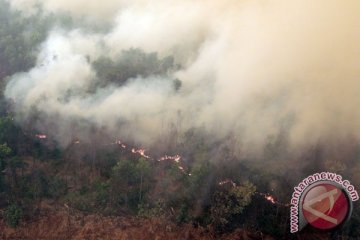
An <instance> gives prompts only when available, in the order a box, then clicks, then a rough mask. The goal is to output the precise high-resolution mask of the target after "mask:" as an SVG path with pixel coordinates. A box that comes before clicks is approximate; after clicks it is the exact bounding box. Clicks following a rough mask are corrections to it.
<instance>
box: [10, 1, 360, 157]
mask: <svg viewBox="0 0 360 240" xmlns="http://www.w3.org/2000/svg"><path fill="white" fill-rule="evenodd" d="M19 2H20V1H16V0H14V1H12V5H13V6H14V7H17V8H19V9H21V6H29V5H31V4H32V1H31V0H24V1H21V4H19ZM80 3H84V4H80ZM43 4H44V8H45V9H46V10H48V11H54V12H57V11H60V12H63V11H69V12H70V13H71V14H73V15H74V16H85V17H89V18H91V17H95V18H97V19H100V20H104V21H110V22H112V23H113V28H112V29H111V31H109V32H108V33H105V34H96V33H93V34H91V33H88V31H82V30H81V29H80V30H79V29H78V30H72V31H70V32H65V31H62V30H58V29H54V30H53V31H52V33H51V34H50V35H49V37H48V39H47V40H46V42H45V43H44V44H43V45H42V47H41V50H40V52H39V57H38V63H37V65H36V66H35V67H34V68H33V69H31V70H30V71H29V72H26V73H19V74H16V75H14V76H13V77H12V78H11V81H10V82H9V84H8V85H7V88H6V92H5V94H6V97H7V98H8V99H13V100H14V102H15V107H16V111H17V113H18V118H19V119H23V118H25V117H26V116H27V115H28V114H29V113H31V111H33V109H37V111H39V112H40V113H41V116H42V117H41V118H42V120H43V121H44V122H48V121H50V122H51V121H55V119H56V118H57V116H61V121H59V123H58V124H56V123H55V125H59V126H57V128H55V129H56V133H54V136H55V137H57V139H58V140H59V141H60V142H62V143H63V144H66V143H67V142H68V140H69V139H70V137H69V136H67V137H66V135H67V133H68V132H69V130H68V128H69V127H70V125H68V121H67V120H69V119H71V121H76V120H78V121H87V122H91V123H93V124H95V125H96V126H98V127H99V128H105V129H107V131H108V133H109V134H113V135H116V136H119V137H121V136H126V137H128V138H131V139H132V140H135V141H138V142H141V143H143V144H151V142H152V141H155V140H156V139H158V138H161V137H164V136H166V134H167V133H168V132H169V129H170V128H171V127H172V126H174V125H176V126H177V127H178V128H179V131H182V132H185V131H187V130H189V129H191V128H194V127H195V128H202V129H205V130H206V131H207V132H209V133H212V135H213V136H214V137H216V138H219V139H221V138H223V137H226V136H228V135H229V134H233V135H234V136H235V139H237V143H236V144H238V146H241V147H243V149H247V150H248V152H256V151H258V149H261V148H262V147H263V145H264V144H266V141H267V140H268V139H269V137H273V136H277V135H279V134H280V133H281V132H283V131H285V132H287V133H288V134H289V142H290V145H291V146H292V147H298V146H306V145H309V144H310V145H311V144H315V143H318V142H321V141H325V140H328V139H336V140H342V139H345V138H347V137H349V136H352V137H355V138H356V139H358V138H359V137H360V111H358V110H357V107H358V104H359V103H360V90H359V89H360V81H359V78H360V67H359V63H360V44H359V42H360V41H359V40H360V32H359V31H358V22H360V15H359V14H358V12H359V10H360V2H358V1H355V0H349V1H341V0H326V1H325V0H319V1H310V0H301V1H300V0H292V1H288V0H275V1H255V0H244V1H235V0H227V1H221V3H220V1H176V0H174V1H165V0H160V1H141V0H138V1H103V2H102V4H98V3H97V2H94V1H90V2H89V1H76V3H75V2H74V1H52V0H49V1H44V2H43ZM27 9H29V8H27ZM24 11H25V10H24ZM85 32H87V33H85ZM131 47H135V48H141V49H144V50H145V51H147V52H152V51H155V52H158V53H159V54H160V55H161V56H165V55H169V54H172V55H174V56H175V59H176V61H177V62H179V63H180V64H181V66H182V68H181V69H179V70H177V71H176V72H174V73H172V76H170V78H178V79H180V80H181V81H182V87H181V89H180V91H179V92H175V91H174V89H173V88H172V86H171V84H170V82H171V81H168V79H162V78H161V77H158V76H151V77H149V79H143V78H141V77H139V78H136V79H132V80H130V81H128V83H127V84H126V85H125V86H122V87H116V86H107V87H106V88H101V89H100V88H99V89H97V90H96V91H95V93H91V94H90V93H89V91H88V89H89V88H91V87H92V86H94V84H95V85H96V81H99V80H98V79H96V77H95V72H94V69H92V65H91V61H89V60H88V58H89V57H90V59H96V58H98V57H99V56H101V55H107V56H110V57H116V56H118V55H119V54H121V51H122V50H124V49H128V48H131ZM100 81H101V79H100ZM52 124H54V123H52ZM44 125H47V124H44ZM60 125H61V126H60ZM70 132H71V131H70Z"/></svg>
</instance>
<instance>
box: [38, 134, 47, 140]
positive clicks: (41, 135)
mask: <svg viewBox="0 0 360 240" xmlns="http://www.w3.org/2000/svg"><path fill="white" fill-rule="evenodd" d="M35 137H36V138H38V139H46V138H47V136H46V135H45V134H35Z"/></svg>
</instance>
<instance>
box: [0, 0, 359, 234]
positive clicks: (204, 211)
mask: <svg viewBox="0 0 360 240" xmlns="http://www.w3.org/2000/svg"><path fill="white" fill-rule="evenodd" d="M39 11H40V10H39ZM39 16H41V17H39ZM61 19H62V20H61ZM64 19H65V20H64ZM54 21H58V23H59V24H65V25H66V24H69V20H68V19H67V18H64V17H62V18H60V20H59V19H57V18H56V17H55V16H44V15H41V14H40V15H38V16H37V17H35V16H32V17H23V16H21V15H20V14H19V13H17V12H14V11H12V10H11V9H10V8H9V5H8V4H7V3H6V2H4V1H3V0H0V79H1V92H3V90H4V86H5V84H6V81H7V78H8V77H9V76H11V75H12V74H14V73H16V72H19V71H26V70H27V69H29V68H30V67H31V66H33V65H34V64H35V56H36V55H35V53H36V51H37V47H38V46H39V44H40V43H41V42H42V41H43V40H44V39H45V36H46V34H47V32H48V31H49V29H50V24H51V22H54ZM62 21H63V22H62ZM70 22H71V21H70ZM93 66H94V69H95V70H96V71H97V74H98V77H99V78H100V79H103V84H104V85H106V84H109V83H112V84H118V85H122V84H124V83H125V82H126V80H127V79H129V78H131V77H136V76H137V75H143V76H149V75H154V74H166V73H167V71H170V70H171V69H176V68H178V66H176V64H175V63H174V60H173V58H172V57H171V56H169V57H165V58H162V59H160V58H159V57H158V56H157V55H156V53H146V52H144V51H142V50H140V49H129V50H127V51H124V52H123V54H122V55H121V57H120V58H119V59H117V60H112V59H109V58H106V57H102V58H100V59H97V60H96V61H94V63H93ZM180 87H181V82H180V81H179V80H177V79H175V80H174V88H175V89H178V88H180ZM0 108H1V111H0V114H1V116H0V209H2V212H1V213H2V217H3V218H4V219H5V220H6V222H7V223H8V224H9V225H10V226H12V227H16V226H17V225H18V224H20V223H21V222H22V221H23V222H26V221H27V220H29V219H31V218H33V217H34V216H36V215H37V214H39V212H38V211H39V208H38V207H37V206H38V204H39V203H40V202H41V201H44V200H52V201H53V202H54V204H55V203H56V204H66V205H67V206H70V207H72V208H76V209H79V210H82V211H85V212H94V213H98V214H104V215H137V216H139V217H164V218H168V219H170V220H172V221H174V222H176V223H178V224H182V223H185V222H186V223H189V222H190V223H193V224H194V225H202V226H211V227H213V229H215V231H216V233H217V234H221V233H223V232H226V231H232V230H234V229H235V228H238V227H241V228H247V229H249V230H251V231H260V232H262V233H264V234H270V235H272V236H274V237H277V238H290V237H291V236H290V234H289V233H288V232H289V208H288V206H286V204H284V203H287V202H289V198H290V196H291V193H292V188H293V186H294V185H295V184H296V183H297V181H299V180H300V179H293V178H292V176H291V175H292V174H291V173H289V172H287V171H284V169H286V168H285V167H284V168H281V167H280V165H281V163H277V162H276V158H277V157H278V153H279V149H280V148H281V146H279V141H273V142H271V141H269V145H268V148H267V149H266V154H267V155H266V156H267V157H266V159H263V160H262V161H260V162H259V161H257V164H255V163H254V164H253V163H252V162H251V161H250V160H249V159H239V157H235V156H233V155H232V154H230V153H229V152H230V151H231V150H229V149H227V148H226V147H222V148H219V149H218V151H217V154H216V157H214V156H213V154H212V151H210V149H213V148H216V147H217V145H216V144H215V143H213V142H212V143H209V141H207V140H206V137H204V136H202V135H201V133H198V132H196V133H195V131H194V132H189V133H188V136H189V137H188V141H187V143H186V144H183V145H182V146H181V148H179V153H181V154H183V155H185V156H186V158H184V159H185V160H186V161H185V160H184V161H182V162H180V163H177V162H175V161H172V160H167V161H157V159H152V158H151V159H147V158H144V157H142V156H141V155H140V154H134V153H133V152H131V146H128V148H126V149H124V148H122V147H121V146H120V145H119V144H110V143H103V144H99V145H96V144H95V143H93V144H91V143H82V142H80V143H79V142H74V143H73V144H71V145H70V146H68V147H67V148H60V147H59V146H57V144H56V143H54V142H52V141H51V139H39V138H36V137H35V135H36V134H37V133H36V132H35V129H32V128H31V124H30V123H29V124H28V126H21V127H20V126H19V125H18V124H17V123H16V121H14V116H13V113H12V109H11V103H7V102H6V101H5V100H4V99H3V97H1V106H0ZM194 135H195V137H194ZM134 147H136V146H134ZM319 152H321V147H319V148H314V150H313V151H312V152H311V153H308V154H307V158H308V162H309V163H308V164H306V163H305V164H302V166H303V169H304V170H303V174H302V175H303V176H306V175H307V174H308V173H309V174H310V173H313V171H316V170H317V169H323V168H326V169H329V170H332V169H334V168H335V169H336V170H337V171H338V170H339V169H341V173H346V174H347V176H349V178H351V179H357V178H358V177H356V174H357V173H356V171H353V170H352V169H347V167H346V165H345V164H344V165H341V166H340V167H339V166H338V164H339V163H338V162H330V163H329V162H326V161H325V162H324V163H323V162H321V161H319V162H318V164H317V166H314V165H313V164H311V163H312V162H313V160H314V159H318V158H320V159H321V156H319ZM320 155H321V154H320ZM218 156H221V157H218ZM214 158H215V159H214ZM240 160H242V161H240ZM353 161H355V160H353ZM304 165H305V166H304ZM180 166H181V169H180V168H179V167H180ZM259 166H260V167H259ZM276 169H282V171H281V170H280V171H276ZM274 172H276V174H275V173H274ZM354 181H355V180H354ZM260 193H271V194H272V195H274V196H275V198H276V199H277V203H276V204H273V203H271V202H270V201H267V200H266V199H265V198H264V195H263V194H260ZM359 224H360V215H359V209H358V207H356V206H355V210H354V214H353V218H352V221H351V223H349V224H347V225H346V226H345V227H344V228H342V229H340V230H338V231H337V232H334V233H333V236H334V237H335V236H353V237H355V236H359V235H360V229H359V227H358V226H359ZM309 231H311V230H309ZM292 237H294V236H292Z"/></svg>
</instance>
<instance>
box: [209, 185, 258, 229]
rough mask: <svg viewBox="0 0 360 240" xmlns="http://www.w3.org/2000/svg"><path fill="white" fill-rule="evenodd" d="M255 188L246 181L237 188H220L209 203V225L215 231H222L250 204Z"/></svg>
mask: <svg viewBox="0 0 360 240" xmlns="http://www.w3.org/2000/svg"><path fill="white" fill-rule="evenodd" d="M255 190H256V187H255V186H254V185H253V184H252V183H250V182H248V181H246V182H244V183H243V184H242V185H239V186H233V185H231V186H220V187H219V189H218V190H217V191H216V192H215V193H214V195H213V199H212V203H211V209H210V214H211V223H212V224H213V225H214V227H215V229H216V230H222V229H223V228H224V227H225V226H226V225H227V224H228V223H229V221H230V220H231V219H232V217H234V216H236V215H239V214H241V213H242V211H243V210H244V208H245V207H246V206H247V205H249V204H250V202H251V197H252V196H253V194H254V193H255Z"/></svg>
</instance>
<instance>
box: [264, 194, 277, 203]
mask: <svg viewBox="0 0 360 240" xmlns="http://www.w3.org/2000/svg"><path fill="white" fill-rule="evenodd" d="M265 199H266V200H268V201H269V202H271V203H272V204H275V203H276V202H275V199H274V197H273V196H271V195H268V196H265Z"/></svg>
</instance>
